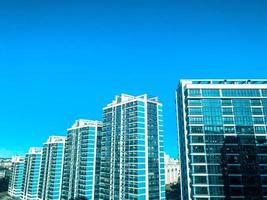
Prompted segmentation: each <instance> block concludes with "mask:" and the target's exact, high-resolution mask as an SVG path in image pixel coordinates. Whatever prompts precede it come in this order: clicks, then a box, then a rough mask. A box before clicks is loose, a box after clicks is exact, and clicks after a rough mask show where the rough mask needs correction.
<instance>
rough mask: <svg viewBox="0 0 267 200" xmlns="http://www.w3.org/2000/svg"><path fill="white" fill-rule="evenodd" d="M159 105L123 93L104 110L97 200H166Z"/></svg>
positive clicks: (156, 101) (154, 99) (160, 109)
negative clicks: (98, 198)
mask: <svg viewBox="0 0 267 200" xmlns="http://www.w3.org/2000/svg"><path fill="white" fill-rule="evenodd" d="M162 123H163V122H162V104H161V103H159V102H158V98H157V97H149V96H148V95H147V94H144V95H140V96H131V95H127V94H122V95H120V96H117V97H116V99H115V100H114V101H113V102H112V103H110V104H108V105H107V106H106V107H104V108H103V134H102V143H101V167H100V199H102V200H117V199H132V200H153V199H155V200H159V199H160V200H163V199H165V180H164V179H165V177H164V152H163V150H164V149H163V130H162Z"/></svg>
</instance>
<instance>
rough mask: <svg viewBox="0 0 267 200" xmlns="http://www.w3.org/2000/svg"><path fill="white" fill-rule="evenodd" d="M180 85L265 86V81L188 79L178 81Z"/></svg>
mask: <svg viewBox="0 0 267 200" xmlns="http://www.w3.org/2000/svg"><path fill="white" fill-rule="evenodd" d="M180 82H181V83H182V82H183V83H190V84H198V85H199V84H222V85H236V84H237V85H244V84H267V79H190V80H180Z"/></svg>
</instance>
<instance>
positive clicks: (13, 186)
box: [8, 156, 25, 198]
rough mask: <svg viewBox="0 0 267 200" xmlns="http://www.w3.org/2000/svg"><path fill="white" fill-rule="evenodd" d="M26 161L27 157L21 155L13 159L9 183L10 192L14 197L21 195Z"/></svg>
mask: <svg viewBox="0 0 267 200" xmlns="http://www.w3.org/2000/svg"><path fill="white" fill-rule="evenodd" d="M24 161H25V158H24V157H21V156H14V157H12V160H11V162H12V165H11V173H10V180H9V185H8V194H9V195H10V196H11V197H13V198H20V195H21V189H22V180H23V172H24Z"/></svg>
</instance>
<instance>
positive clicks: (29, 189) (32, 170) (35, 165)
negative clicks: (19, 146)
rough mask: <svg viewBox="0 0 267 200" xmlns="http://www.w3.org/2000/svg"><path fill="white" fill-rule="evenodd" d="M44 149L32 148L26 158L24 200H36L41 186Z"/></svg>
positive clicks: (22, 195)
mask: <svg viewBox="0 0 267 200" xmlns="http://www.w3.org/2000/svg"><path fill="white" fill-rule="evenodd" d="M41 156H42V148H39V147H31V148H30V149H29V152H28V153H27V154H26V156H25V165H24V172H23V183H22V192H21V198H20V199H22V200H36V199H37V193H38V185H39V175H40V165H41Z"/></svg>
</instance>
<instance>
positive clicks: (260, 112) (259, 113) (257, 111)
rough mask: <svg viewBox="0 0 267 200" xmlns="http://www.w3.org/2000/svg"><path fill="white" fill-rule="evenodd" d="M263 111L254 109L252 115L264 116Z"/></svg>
mask: <svg viewBox="0 0 267 200" xmlns="http://www.w3.org/2000/svg"><path fill="white" fill-rule="evenodd" d="M262 114H263V112H262V109H261V108H252V115H262Z"/></svg>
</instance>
